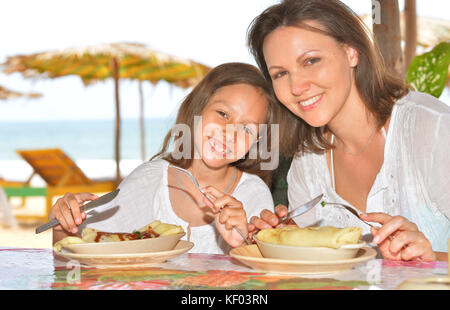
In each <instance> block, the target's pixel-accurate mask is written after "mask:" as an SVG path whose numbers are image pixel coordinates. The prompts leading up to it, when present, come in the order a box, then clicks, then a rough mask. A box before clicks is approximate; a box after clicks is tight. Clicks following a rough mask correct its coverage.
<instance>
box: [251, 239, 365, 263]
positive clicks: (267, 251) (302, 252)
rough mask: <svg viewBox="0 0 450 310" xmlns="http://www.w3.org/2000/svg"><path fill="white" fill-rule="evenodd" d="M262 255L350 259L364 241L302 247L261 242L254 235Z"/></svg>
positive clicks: (324, 259)
mask: <svg viewBox="0 0 450 310" xmlns="http://www.w3.org/2000/svg"><path fill="white" fill-rule="evenodd" d="M254 239H255V241H256V244H257V245H258V248H259V250H260V251H261V254H262V256H263V257H266V258H276V259H290V260H304V261H334V260H341V259H350V258H353V257H355V256H356V254H357V253H358V251H359V249H361V248H362V247H364V246H365V245H366V243H365V242H359V243H357V244H348V245H344V246H342V247H340V248H339V249H333V248H326V247H304V246H292V245H281V244H273V243H267V242H263V241H261V240H258V238H257V237H256V236H255V237H254Z"/></svg>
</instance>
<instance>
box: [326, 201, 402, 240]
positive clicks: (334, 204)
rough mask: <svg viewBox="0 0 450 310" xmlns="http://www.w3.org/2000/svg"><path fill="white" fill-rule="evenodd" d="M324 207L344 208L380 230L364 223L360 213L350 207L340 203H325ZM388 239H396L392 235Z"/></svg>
mask: <svg viewBox="0 0 450 310" xmlns="http://www.w3.org/2000/svg"><path fill="white" fill-rule="evenodd" d="M322 205H333V206H338V207H342V208H344V209H346V210H347V211H349V212H350V213H351V214H353V215H354V216H356V217H357V218H358V219H359V220H360V221H361V222H364V223H365V224H367V225H369V226H370V227H372V228H375V229H380V227H376V226H374V225H372V224H370V223H369V222H366V221H364V220H363V219H362V218H360V217H359V213H358V211H356V210H355V209H354V208H352V207H350V206H348V205H346V204H343V203H339V202H325V201H323V202H322ZM388 238H389V239H390V240H392V239H393V238H394V237H393V236H392V235H389V236H388Z"/></svg>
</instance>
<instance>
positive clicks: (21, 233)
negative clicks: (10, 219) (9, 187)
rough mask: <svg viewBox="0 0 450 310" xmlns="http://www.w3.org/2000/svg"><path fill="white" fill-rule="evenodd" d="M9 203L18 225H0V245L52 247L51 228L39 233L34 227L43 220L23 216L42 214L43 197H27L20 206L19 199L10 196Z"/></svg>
mask: <svg viewBox="0 0 450 310" xmlns="http://www.w3.org/2000/svg"><path fill="white" fill-rule="evenodd" d="M10 204H11V207H12V211H13V214H14V216H16V220H17V224H18V225H17V227H13V228H11V227H6V226H2V225H0V247H15V248H52V230H51V229H49V230H47V231H44V232H42V233H40V234H36V233H35V230H36V227H38V226H40V225H42V224H43V223H44V221H43V220H36V219H33V218H30V219H25V218H24V217H26V216H30V217H32V216H34V215H41V214H43V213H44V212H45V198H44V197H30V198H27V199H26V200H25V205H24V207H21V206H20V205H21V200H20V199H15V198H12V199H11V201H10Z"/></svg>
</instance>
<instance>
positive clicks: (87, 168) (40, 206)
mask: <svg viewBox="0 0 450 310" xmlns="http://www.w3.org/2000/svg"><path fill="white" fill-rule="evenodd" d="M139 164H141V161H140V160H122V161H121V163H120V167H121V171H122V176H123V177H124V176H127V175H128V174H129V173H131V171H133V169H134V168H136V167H137V166H138V165H139ZM77 165H78V166H79V167H80V168H81V169H82V170H83V172H85V174H86V175H87V176H88V177H89V178H92V179H96V178H112V177H113V176H114V171H115V162H114V161H113V160H80V161H77ZM0 172H1V175H2V176H3V177H4V178H5V179H7V180H15V181H24V180H26V179H27V178H28V177H29V175H30V174H31V172H32V169H31V167H30V166H28V164H27V163H25V162H24V161H22V160H5V161H0ZM31 185H32V186H45V182H44V181H43V180H42V179H41V178H40V177H39V176H35V177H34V178H33V179H32V182H31ZM55 199H56V198H55ZM21 204H22V200H21V198H15V197H12V198H11V199H10V206H11V209H12V212H13V214H14V216H15V217H16V221H17V224H18V226H17V227H15V228H9V227H5V226H2V224H1V223H0V247H20V248H52V230H51V229H49V230H47V231H45V232H42V233H40V234H36V233H35V230H36V227H38V226H40V225H42V224H44V223H45V222H46V221H44V220H42V219H41V220H36V219H25V218H26V217H33V216H35V215H37V216H40V215H43V214H44V213H45V197H28V198H27V199H25V205H24V207H21Z"/></svg>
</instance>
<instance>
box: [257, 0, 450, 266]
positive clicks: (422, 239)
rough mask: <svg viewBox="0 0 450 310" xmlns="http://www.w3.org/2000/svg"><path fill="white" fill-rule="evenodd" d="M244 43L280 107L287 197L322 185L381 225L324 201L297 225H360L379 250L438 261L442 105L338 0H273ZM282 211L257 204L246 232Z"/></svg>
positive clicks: (445, 119)
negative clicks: (404, 75)
mask: <svg viewBox="0 0 450 310" xmlns="http://www.w3.org/2000/svg"><path fill="white" fill-rule="evenodd" d="M248 40H249V46H250V49H251V51H252V53H253V55H254V57H255V59H256V61H257V63H258V65H259V67H260V69H261V70H262V72H263V73H264V75H265V77H266V79H267V80H269V81H270V82H271V83H272V86H273V89H274V91H275V94H276V96H277V98H278V100H279V101H280V102H281V103H282V105H283V106H284V107H286V111H285V115H284V117H285V119H284V120H283V121H281V122H280V135H281V141H282V145H281V148H282V151H283V152H284V154H285V155H287V156H292V155H294V154H295V156H294V158H293V161H292V165H291V168H290V170H289V173H288V197H289V204H290V206H291V207H296V206H299V205H301V204H302V203H304V202H306V201H308V200H310V199H312V198H313V197H315V196H317V195H319V194H321V193H324V195H325V200H326V201H328V202H340V203H345V204H350V205H352V206H354V207H355V208H356V209H358V210H359V211H360V212H361V213H362V215H361V218H362V219H364V220H366V221H369V222H378V223H379V224H381V228H379V229H372V230H371V231H369V229H368V227H367V225H365V224H363V223H362V222H361V221H359V220H358V219H357V218H352V215H350V214H349V213H348V212H347V211H345V210H343V209H342V208H337V207H332V206H326V207H324V208H322V207H316V208H315V209H313V210H311V211H309V212H307V213H306V214H304V215H302V216H300V217H299V218H297V219H296V223H297V224H298V225H299V226H309V225H333V226H341V227H342V226H361V227H363V229H364V232H365V233H369V232H371V233H372V235H373V237H374V238H373V242H375V243H377V244H378V246H379V248H380V251H381V253H382V255H383V256H384V258H387V259H397V260H400V259H401V260H426V261H432V260H436V259H447V256H446V255H447V253H445V252H447V239H448V238H449V237H450V236H449V234H450V221H449V218H450V204H449V203H448V201H449V199H450V191H449V190H448V188H449V187H450V181H449V180H450V178H448V174H449V173H450V164H449V161H448V158H447V156H448V155H447V152H448V145H449V141H450V109H449V107H447V106H446V105H445V104H443V103H442V102H440V101H438V100H437V99H435V98H433V97H431V96H428V95H425V94H421V93H417V92H413V91H411V90H410V89H409V88H408V86H407V85H406V84H405V83H404V82H403V81H401V80H399V79H396V78H394V77H393V76H391V75H390V74H388V72H387V70H386V68H385V67H384V64H383V61H382V57H381V55H380V53H379V51H378V49H377V48H376V46H374V44H373V40H372V39H371V37H370V34H369V31H368V30H367V29H366V28H365V26H364V24H363V22H362V21H361V20H360V19H359V18H358V16H357V15H356V14H355V13H354V12H352V11H351V10H350V9H349V8H348V7H347V6H345V5H344V4H343V3H341V2H340V1H338V0H312V1H311V0H295V1H289V0H287V1H283V2H282V3H280V4H277V5H274V6H272V7H270V8H268V9H266V11H264V12H263V13H262V14H261V15H259V16H258V17H257V18H256V19H255V20H254V21H253V23H252V25H251V27H250V29H249V34H248ZM283 126H289V128H284V127H283ZM293 133H294V134H293ZM286 212H287V208H286V207H285V206H281V205H280V206H277V207H276V209H275V213H276V215H277V216H276V215H275V214H273V213H272V212H270V211H269V210H264V211H263V212H262V213H261V214H260V218H257V217H253V218H252V219H251V224H253V225H251V227H250V229H251V230H253V232H254V231H255V230H256V229H263V228H267V227H272V226H276V225H277V224H278V218H279V217H281V216H283V215H284V214H286Z"/></svg>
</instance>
